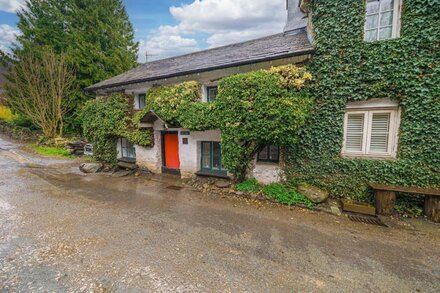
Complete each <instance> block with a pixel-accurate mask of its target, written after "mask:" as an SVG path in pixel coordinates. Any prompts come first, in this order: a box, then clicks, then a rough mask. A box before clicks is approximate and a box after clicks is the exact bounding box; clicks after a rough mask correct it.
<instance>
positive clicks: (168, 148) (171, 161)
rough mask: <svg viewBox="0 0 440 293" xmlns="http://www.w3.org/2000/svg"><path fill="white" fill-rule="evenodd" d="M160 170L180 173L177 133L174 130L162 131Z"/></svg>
mask: <svg viewBox="0 0 440 293" xmlns="http://www.w3.org/2000/svg"><path fill="white" fill-rule="evenodd" d="M162 162H163V166H162V172H164V173H172V174H180V158H179V134H178V133H177V131H176V132H163V133H162Z"/></svg>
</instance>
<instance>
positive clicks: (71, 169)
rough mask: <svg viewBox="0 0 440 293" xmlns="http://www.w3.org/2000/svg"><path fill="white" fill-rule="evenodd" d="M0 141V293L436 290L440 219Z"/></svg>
mask: <svg viewBox="0 0 440 293" xmlns="http://www.w3.org/2000/svg"><path fill="white" fill-rule="evenodd" d="M78 164H79V162H78V161H75V160H55V159H47V158H46V159H44V158H41V157H38V156H35V155H31V154H28V153H26V152H25V151H23V150H22V149H21V148H20V147H19V146H18V145H16V144H14V143H10V142H7V141H6V140H2V139H0V228H1V229H0V292H440V226H439V225H436V224H432V223H428V222H425V221H422V220H407V221H404V222H402V221H394V222H393V223H394V224H393V225H392V227H390V228H383V227H379V226H373V225H366V224H362V223H354V222H350V221H349V220H348V219H347V218H346V217H344V216H341V217H337V216H334V215H330V214H325V213H319V212H314V211H308V210H304V209H300V208H287V207H282V206H278V205H272V204H262V205H261V204H260V203H256V202H252V201H248V200H245V199H239V198H229V197H226V198H222V197H220V196H217V195H211V194H201V193H198V192H195V191H193V190H191V189H190V188H184V189H182V190H172V189H169V188H167V187H168V186H169V185H171V184H175V183H176V182H174V181H175V180H177V179H175V178H173V177H163V176H155V177H145V176H140V177H134V176H131V177H125V178H112V177H110V176H106V175H88V176H87V175H83V174H80V173H79V172H78V171H77V169H78V168H77V167H78Z"/></svg>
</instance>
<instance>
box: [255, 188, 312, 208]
mask: <svg viewBox="0 0 440 293" xmlns="http://www.w3.org/2000/svg"><path fill="white" fill-rule="evenodd" d="M263 193H264V195H265V196H266V197H267V198H268V199H272V200H276V201H278V202H279V203H282V204H287V205H289V206H291V205H296V204H303V205H305V206H306V207H307V208H309V209H312V208H313V203H312V202H311V201H310V200H309V199H308V198H307V197H305V196H304V195H302V194H300V193H298V192H297V191H296V190H289V189H288V188H287V187H286V186H285V185H283V184H280V183H272V184H269V185H267V186H265V187H264V188H263Z"/></svg>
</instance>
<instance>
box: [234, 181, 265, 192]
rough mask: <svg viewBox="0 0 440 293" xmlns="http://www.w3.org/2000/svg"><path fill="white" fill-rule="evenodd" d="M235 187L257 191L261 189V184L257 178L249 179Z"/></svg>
mask: <svg viewBox="0 0 440 293" xmlns="http://www.w3.org/2000/svg"><path fill="white" fill-rule="evenodd" d="M235 188H236V189H237V190H238V191H241V192H252V193H257V192H259V191H260V190H261V185H260V183H258V181H257V180H256V179H247V180H245V181H243V182H242V183H239V184H237V185H235Z"/></svg>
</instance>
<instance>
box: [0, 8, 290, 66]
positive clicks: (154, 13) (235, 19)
mask: <svg viewBox="0 0 440 293" xmlns="http://www.w3.org/2000/svg"><path fill="white" fill-rule="evenodd" d="M23 2H24V0H0V49H2V50H6V51H7V50H8V48H9V47H10V45H11V43H12V42H13V41H14V40H15V35H16V34H17V33H19V31H18V30H17V28H16V23H17V16H16V14H15V12H16V11H17V10H18V9H20V7H21V5H22V3H23ZM123 2H124V4H125V6H126V9H127V11H128V14H129V16H130V20H131V22H132V23H133V25H134V27H135V30H136V40H137V41H139V42H140V50H139V61H140V62H144V61H145V53H146V52H147V51H148V54H149V55H150V57H149V60H153V59H161V58H166V57H171V56H176V55H181V54H185V53H190V52H194V51H197V50H201V49H206V48H212V47H218V46H221V45H226V44H230V43H234V42H240V41H245V40H249V39H253V38H258V37H262V36H266V35H270V34H274V33H278V32H282V28H283V26H284V24H285V21H286V17H287V12H286V10H285V0H124V1H123Z"/></svg>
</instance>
